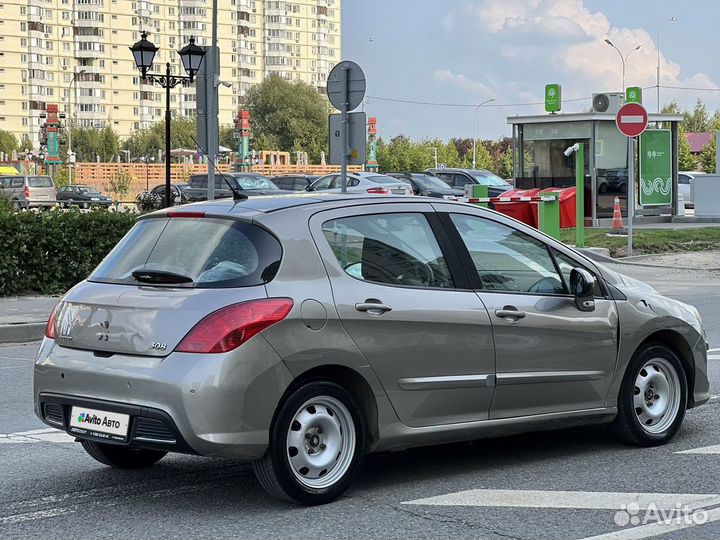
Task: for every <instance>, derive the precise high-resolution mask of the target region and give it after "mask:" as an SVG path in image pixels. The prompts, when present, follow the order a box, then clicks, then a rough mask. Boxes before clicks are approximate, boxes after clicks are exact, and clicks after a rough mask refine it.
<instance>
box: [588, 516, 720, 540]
mask: <svg viewBox="0 0 720 540" xmlns="http://www.w3.org/2000/svg"><path fill="white" fill-rule="evenodd" d="M706 515H707V520H706V521H705V522H704V523H685V522H681V523H676V522H674V521H672V522H670V523H665V522H661V523H648V524H647V525H640V526H638V527H631V528H625V529H620V530H618V531H614V532H611V533H606V534H600V535H597V536H589V537H587V538H584V539H583V540H643V539H644V538H653V537H655V536H660V535H665V534H668V533H670V532H673V531H680V530H682V529H689V528H690V527H697V526H699V525H704V524H706V523H712V522H713V521H717V520H719V519H720V508H714V509H712V510H708V511H707V512H706Z"/></svg>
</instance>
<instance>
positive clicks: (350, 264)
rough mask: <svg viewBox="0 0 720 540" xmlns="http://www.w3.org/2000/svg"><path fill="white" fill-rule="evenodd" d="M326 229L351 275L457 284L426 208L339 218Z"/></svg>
mask: <svg viewBox="0 0 720 540" xmlns="http://www.w3.org/2000/svg"><path fill="white" fill-rule="evenodd" d="M323 232H324V233H325V238H326V239H327V241H328V243H329V244H330V247H331V248H332V250H333V252H334V253H335V256H336V257H337V260H338V262H339V263H340V265H341V266H342V267H343V269H344V270H345V272H347V273H348V274H349V275H351V276H353V277H355V278H358V279H362V280H367V281H373V282H375V283H383V284H387V285H405V286H411V287H445V288H449V287H453V280H452V277H451V276H450V272H449V270H448V267H447V264H446V263H445V259H444V257H443V254H442V251H441V250H440V246H439V245H438V243H437V240H436V239H435V235H434V234H433V232H432V229H431V228H430V224H429V223H428V221H427V219H426V218H425V216H424V215H423V214H411V213H407V214H378V215H369V216H357V217H350V218H342V219H336V220H332V221H328V222H326V223H324V224H323Z"/></svg>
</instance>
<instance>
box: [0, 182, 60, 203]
mask: <svg viewBox="0 0 720 540" xmlns="http://www.w3.org/2000/svg"><path fill="white" fill-rule="evenodd" d="M0 194H1V195H2V196H3V197H5V198H6V199H8V200H9V201H10V203H11V204H12V207H13V209H14V210H27V209H29V208H52V207H53V206H55V204H56V203H55V199H56V196H57V190H56V189H55V183H54V182H53V179H52V178H51V177H50V176H19V175H7V176H5V175H2V176H0Z"/></svg>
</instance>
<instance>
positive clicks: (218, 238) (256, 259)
mask: <svg viewBox="0 0 720 540" xmlns="http://www.w3.org/2000/svg"><path fill="white" fill-rule="evenodd" d="M280 256H281V248H280V243H279V242H278V241H277V240H276V239H275V238H274V237H273V236H271V235H270V234H269V233H268V232H266V231H265V230H263V229H261V228H260V227H257V226H255V225H251V224H249V223H244V222H241V221H235V220H230V219H215V218H199V219H197V218H176V217H174V218H170V219H168V218H163V217H159V218H151V219H143V220H140V221H139V222H138V223H136V224H135V226H134V227H133V228H132V229H131V230H130V232H129V233H128V234H127V235H125V237H124V238H123V239H122V240H121V241H120V243H119V244H118V245H117V246H116V247H115V249H113V250H112V251H111V252H110V254H109V255H108V256H107V257H106V258H105V260H104V261H103V262H101V263H100V265H99V266H98V267H97V268H96V269H95V271H94V272H93V273H92V275H91V276H90V277H89V278H88V280H89V281H98V282H103V283H120V284H127V285H139V284H140V283H141V281H140V280H138V279H137V277H138V274H139V273H140V272H139V271H143V272H147V273H153V272H155V273H165V274H168V273H169V274H174V275H177V276H183V277H184V278H186V282H183V283H178V282H175V283H173V284H172V286H173V287H196V288H218V287H248V286H253V285H262V284H263V283H267V282H268V281H270V280H271V279H272V278H273V277H274V273H275V271H276V270H277V267H278V265H279V262H280ZM133 272H134V273H135V276H133Z"/></svg>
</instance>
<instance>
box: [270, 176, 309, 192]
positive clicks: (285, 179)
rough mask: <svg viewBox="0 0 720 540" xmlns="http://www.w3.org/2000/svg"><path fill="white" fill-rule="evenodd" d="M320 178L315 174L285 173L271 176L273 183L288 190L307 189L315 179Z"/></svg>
mask: <svg viewBox="0 0 720 540" xmlns="http://www.w3.org/2000/svg"><path fill="white" fill-rule="evenodd" d="M318 178H320V177H319V176H318V175H317V174H286V175H283V176H275V177H273V178H271V179H270V180H271V181H272V183H273V184H275V185H276V186H277V187H279V188H280V189H285V190H288V191H307V188H308V187H309V186H310V184H312V183H313V182H314V181H315V180H317V179H318Z"/></svg>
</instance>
